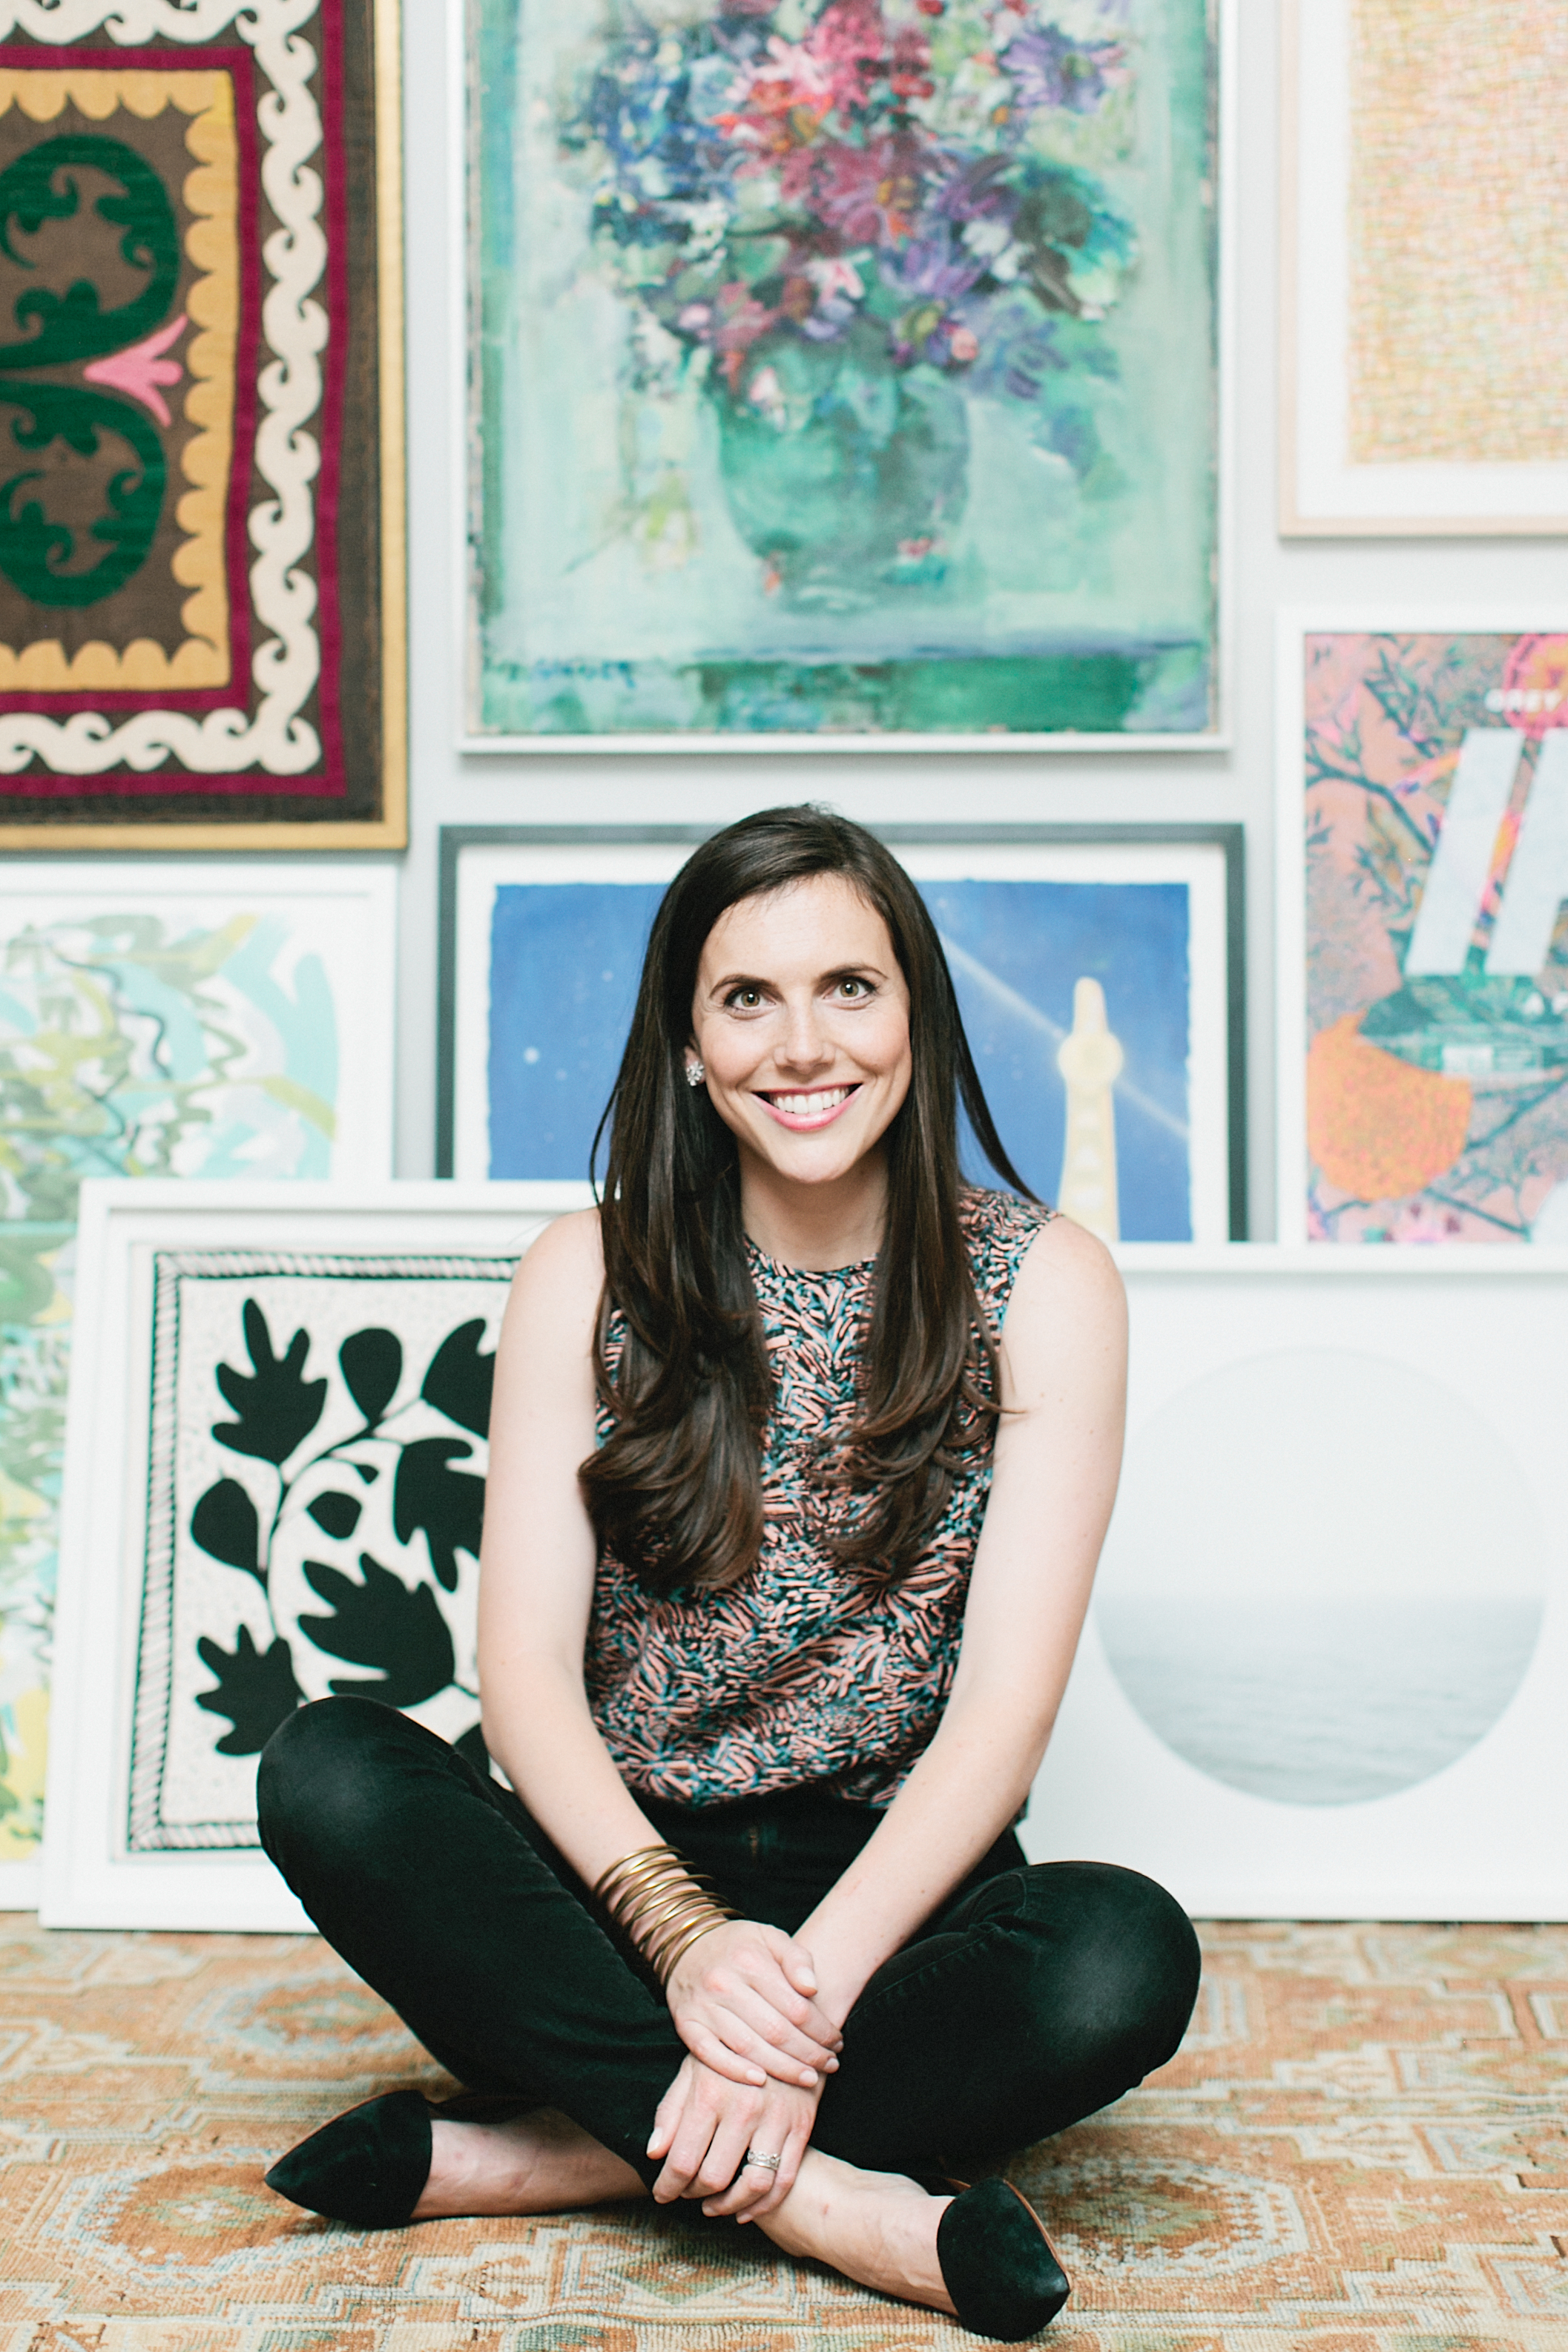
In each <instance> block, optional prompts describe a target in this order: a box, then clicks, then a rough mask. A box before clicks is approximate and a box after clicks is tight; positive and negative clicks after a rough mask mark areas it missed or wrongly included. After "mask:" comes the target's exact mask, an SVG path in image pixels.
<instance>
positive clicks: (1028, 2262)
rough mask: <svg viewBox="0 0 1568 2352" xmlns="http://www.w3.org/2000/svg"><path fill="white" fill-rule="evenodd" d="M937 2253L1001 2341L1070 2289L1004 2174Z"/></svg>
mask: <svg viewBox="0 0 1568 2352" xmlns="http://www.w3.org/2000/svg"><path fill="white" fill-rule="evenodd" d="M308 2144H309V2143H307V2145H308ZM952 2185H953V2186H954V2187H958V2186H959V2185H960V2184H958V2183H956V2182H955V2183H953V2184H952ZM936 2253H937V2260H938V2262H939V2263H941V2264H942V2284H943V2285H944V2286H945V2287H946V2289H947V2291H948V2293H949V2294H950V2295H951V2296H952V2307H953V2309H954V2311H955V2312H956V2313H957V2315H958V2324H959V2326H961V2327H967V2328H968V2329H969V2331H970V2333H971V2334H972V2335H974V2336H994V2337H995V2338H996V2339H997V2340H998V2341H1000V2342H1001V2343H1003V2344H1020V2343H1022V2341H1023V2339H1024V2337H1025V2336H1033V2335H1034V2333H1035V2331H1036V2329H1037V2328H1039V2327H1044V2326H1047V2323H1048V2322H1049V2321H1051V2320H1053V2319H1054V2318H1055V2317H1056V2315H1057V2314H1058V2311H1059V2310H1060V2309H1061V2307H1062V2305H1063V2304H1064V2303H1065V2302H1066V2301H1067V2299H1068V2295H1069V2294H1071V2293H1072V2289H1071V2287H1070V2286H1069V2285H1068V2276H1067V2273H1066V2272H1065V2271H1064V2270H1063V2268H1062V2266H1061V2264H1060V2263H1058V2260H1057V2258H1056V2255H1055V2254H1054V2253H1053V2252H1052V2251H1051V2242H1050V2240H1049V2239H1048V2238H1047V2235H1046V2233H1045V2231H1044V2230H1043V2229H1042V2228H1041V2227H1040V2222H1039V2217H1038V2216H1037V2213H1036V2211H1035V2209H1034V2207H1033V2206H1032V2205H1031V2204H1030V2203H1029V2201H1028V2199H1027V2198H1026V2197H1025V2196H1024V2195H1023V2193H1022V2191H1021V2190H1019V2189H1015V2188H1014V2186H1013V2184H1012V2182H1011V2181H1010V2180H980V2181H977V2182H976V2183H975V2185H974V2187H973V2189H963V2193H962V2195H960V2196H957V2197H955V2198H954V2199H953V2200H952V2204H951V2205H950V2206H949V2207H948V2209H947V2210H946V2212H945V2213H944V2214H943V2215H942V2219H941V2221H939V2222H938V2223H937V2228H936Z"/></svg>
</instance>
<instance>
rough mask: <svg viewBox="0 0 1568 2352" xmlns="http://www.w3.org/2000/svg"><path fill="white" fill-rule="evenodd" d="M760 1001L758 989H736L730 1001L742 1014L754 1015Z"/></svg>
mask: <svg viewBox="0 0 1568 2352" xmlns="http://www.w3.org/2000/svg"><path fill="white" fill-rule="evenodd" d="M762 1001H763V992H762V990H761V989H760V988H738V989H736V991H735V992H734V994H733V995H732V996H731V999H730V1002H731V1004H733V1005H735V1006H736V1007H738V1009H739V1010H740V1011H741V1012H742V1013H754V1012H755V1011H756V1009H757V1007H758V1005H759V1004H760V1003H762Z"/></svg>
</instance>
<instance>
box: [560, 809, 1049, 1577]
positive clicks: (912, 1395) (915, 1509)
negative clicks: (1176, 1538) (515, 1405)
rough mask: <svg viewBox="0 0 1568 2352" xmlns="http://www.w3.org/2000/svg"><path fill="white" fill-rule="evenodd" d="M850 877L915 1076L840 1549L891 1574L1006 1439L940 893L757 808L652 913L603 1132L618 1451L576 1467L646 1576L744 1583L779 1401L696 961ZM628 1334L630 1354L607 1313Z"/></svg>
mask: <svg viewBox="0 0 1568 2352" xmlns="http://www.w3.org/2000/svg"><path fill="white" fill-rule="evenodd" d="M813 874H836V875H839V876H841V877H843V879H844V880H845V881H846V882H847V883H848V884H850V886H851V887H853V888H854V889H855V890H856V891H858V894H859V896H860V897H861V898H863V899H864V900H865V902H866V904H867V905H868V907H871V908H875V910H876V912H877V913H878V914H879V915H880V916H881V918H882V920H883V921H884V922H885V923H886V924H887V927H888V930H889V935H890V937H891V940H892V943H893V952H894V953H895V955H896V956H897V957H898V960H899V966H900V970H901V971H902V972H903V975H904V980H905V982H906V984H907V986H908V989H909V992H910V1050H911V1056H912V1063H913V1069H912V1075H911V1077H910V1089H909V1093H908V1095H907V1096H906V1097H905V1099H904V1101H903V1103H902V1105H901V1107H900V1109H899V1111H898V1114H897V1116H896V1117H895V1118H893V1120H892V1122H891V1124H890V1125H889V1128H888V1129H887V1132H886V1133H885V1135H884V1136H883V1138H882V1150H883V1152H884V1155H885V1159H886V1164H887V1172H888V1201H887V1215H886V1222H885V1224H884V1228H883V1237H882V1245H881V1248H880V1251H879V1255H878V1258H877V1267H876V1275H875V1279H874V1282H873V1286H872V1302H871V1309H870V1315H869V1319H868V1328H867V1330H866V1333H865V1337H864V1340H863V1343H862V1347H861V1350H860V1374H859V1397H858V1412H857V1415H856V1419H855V1423H854V1425H853V1427H852V1428H851V1430H850V1431H849V1433H848V1435H847V1439H846V1440H845V1441H844V1442H843V1444H841V1445H840V1447H839V1448H838V1450H837V1458H836V1459H834V1460H831V1461H828V1462H825V1464H824V1475H825V1477H826V1478H828V1479H831V1480H833V1481H835V1482H837V1483H838V1484H840V1485H842V1486H846V1487H847V1488H849V1489H852V1490H853V1491H854V1494H855V1497H856V1501H855V1504H854V1507H852V1508H851V1509H850V1510H849V1511H848V1512H847V1514H845V1515H844V1516H845V1517H846V1518H847V1532H843V1533H841V1534H839V1535H838V1536H837V1537H836V1538H834V1549H835V1551H836V1553H837V1557H838V1558H839V1559H842V1560H844V1561H845V1562H846V1563H849V1562H859V1563H862V1564H864V1565H865V1566H866V1567H867V1568H868V1569H870V1570H880V1571H882V1572H883V1573H886V1574H889V1575H892V1574H896V1573H897V1572H898V1571H899V1570H900V1569H901V1568H903V1567H905V1566H907V1565H909V1564H910V1562H911V1561H912V1560H913V1559H914V1558H915V1557H916V1556H917V1554H918V1553H919V1551H920V1549H921V1544H922V1541H923V1540H924V1538H927V1537H928V1536H929V1535H930V1533H931V1529H932V1528H934V1527H935V1525H936V1523H937V1521H938V1520H939V1519H940V1517H941V1516H942V1510H943V1508H944V1507H945V1506H946V1503H947V1500H948V1497H949V1496H950V1494H951V1492H952V1482H953V1476H954V1474H955V1472H957V1471H959V1470H960V1469H962V1468H963V1466H964V1465H965V1463H966V1462H968V1461H970V1460H971V1459H972V1458H973V1454H974V1453H975V1452H976V1450H977V1449H980V1448H983V1447H984V1446H985V1445H986V1444H989V1443H990V1439H991V1436H992V1433H993V1431H994V1423H995V1415H996V1412H997V1410H998V1406H997V1402H996V1400H997V1393H998V1391H997V1366H996V1350H995V1345H994V1340H993V1338H992V1335H991V1331H990V1329H989V1327H988V1325H987V1322H986V1319H985V1317H984V1313H983V1312H982V1309H981V1306H980V1301H979V1298H978V1297H977V1296H976V1293H975V1288H974V1282H973V1276H972V1274H971V1272H970V1265H969V1255H968V1252H967V1250H966V1249H965V1247H964V1242H963V1232H962V1230H961V1228H960V1224H959V1216H958V1202H959V1193H960V1191H961V1188H962V1183H963V1179H962V1176H961V1174H960V1171H959V1161H958V1099H959V1097H962V1098H963V1107H964V1108H965V1110H966V1111H967V1112H968V1114H969V1122H970V1125H971V1127H972V1128H973V1131H974V1134H975V1137H976V1139H977V1140H978V1142H979V1144H980V1147H981V1149H982V1150H983V1151H984V1153H985V1156H986V1158H987V1159H988V1160H990V1162H991V1165H992V1166H993V1168H994V1169H995V1171H996V1172H997V1173H998V1174H999V1175H1000V1176H1002V1177H1004V1178H1005V1181H1007V1182H1008V1183H1009V1184H1011V1185H1013V1186H1014V1187H1015V1188H1016V1190H1017V1191H1018V1192H1022V1193H1024V1194H1025V1195H1026V1197H1027V1198H1028V1199H1030V1200H1033V1199H1034V1198H1035V1195H1034V1194H1033V1193H1032V1192H1029V1188H1028V1186H1027V1185H1026V1183H1025V1182H1024V1181H1023V1179H1022V1178H1021V1177H1020V1176H1019V1175H1018V1173H1017V1171H1016V1169H1015V1168H1014V1166H1013V1164H1012V1162H1011V1160H1009V1159H1008V1157H1007V1155H1006V1153H1005V1151H1004V1150H1003V1148H1002V1145H1001V1142H1000V1140H999V1139H998V1137H997V1134H996V1129H995V1127H994V1124H993V1121H992V1118H991V1113H990V1111H989V1109H988V1108H987V1107H986V1102H985V1097H984V1093H983V1092H982V1090H981V1086H980V1080H979V1077H978V1076H977V1074H976V1072H975V1067H974V1061H973V1055H971V1053H970V1050H969V1044H968V1040H967V1039H966V1038H965V1036H964V1034H963V1021H962V1020H961V1018H960V1016H959V1010H958V1000H957V998H956V996H955V995H954V993H953V987H952V976H951V974H950V973H949V971H948V968H947V959H946V958H945V956H944V955H943V954H942V942H941V941H940V940H939V939H938V937H937V933H936V927H935V925H934V924H933V923H932V921H931V916H930V914H929V913H928V911H927V909H926V906H925V902H924V900H923V899H922V898H921V895H920V892H919V891H918V890H917V889H916V888H915V887H914V884H913V883H912V882H911V881H910V877H909V876H908V874H906V872H905V871H904V868H903V867H902V866H900V864H899V861H898V859H897V858H896V857H895V856H893V855H892V853H891V851H890V850H889V849H887V848H886V847H885V846H884V845H883V844H882V843H881V842H879V840H878V839H877V837H876V835H874V834H871V833H868V832H867V831H866V829H865V827H864V826H863V825H858V824H851V823H850V822H849V821H848V820H847V818H845V817H840V816H834V815H832V814H829V813H828V812H827V811H826V810H824V809H819V808H814V807H811V806H801V807H795V808H775V809H764V810H763V811H761V812H760V813H759V814H757V815H755V816H749V817H745V818H742V821H741V823H740V824H732V825H730V826H729V827H728V828H727V829H726V830H725V831H724V832H722V833H718V834H715V835H713V836H712V838H711V839H710V840H709V841H706V842H704V843H703V845H702V846H701V848H700V849H699V850H697V851H696V852H695V853H694V855H693V856H691V857H689V859H688V860H687V862H686V864H685V865H684V866H682V867H681V869H680V872H679V874H678V875H677V876H676V877H675V879H674V881H673V882H672V883H671V884H670V886H669V888H668V891H667V892H666V893H665V897H664V899H663V902H662V904H661V905H660V907H659V910H658V915H657V916H656V917H655V919H654V925H653V929H652V932H651V934H650V936H649V939H648V943H647V957H646V959H645V960H644V963H643V971H642V982H641V985H640V986H639V988H638V991H637V1009H636V1011H635V1012H634V1013H633V1015H632V1025H631V1034H630V1035H629V1037H628V1038H627V1040H626V1053H625V1055H624V1056H623V1058H622V1061H621V1066H620V1072H619V1075H618V1076H617V1077H616V1085H615V1091H614V1093H613V1094H612V1095H611V1097H610V1100H609V1104H608V1107H607V1108H606V1109H605V1118H604V1120H602V1121H601V1123H600V1129H599V1134H598V1135H597V1136H595V1140H594V1158H595V1161H596V1160H597V1156H598V1150H599V1141H600V1138H601V1137H602V1136H603V1135H604V1132H605V1125H606V1124H607V1125H608V1127H609V1136H610V1140H609V1152H608V1165H607V1169H606V1174H605V1192H604V1197H603V1201H602V1203H601V1206H600V1212H599V1215H600V1222H601V1225H602V1229H603V1234H604V1249H605V1288H604V1294H603V1297H602V1298H601V1301H600V1307H599V1323H598V1332H597V1341H596V1356H597V1381H598V1391H599V1396H600V1400H601V1402H602V1403H603V1404H604V1405H605V1406H607V1407H608V1409H609V1412H610V1414H611V1416H612V1417H613V1427H612V1429H611V1432H610V1434H609V1436H608V1437H607V1438H606V1440H605V1444H603V1445H601V1446H600V1447H599V1448H598V1450H597V1451H596V1452H595V1454H592V1455H591V1456H590V1457H589V1459H588V1460H587V1461H586V1462H584V1464H583V1465H582V1466H581V1468H580V1470H579V1472H578V1475H579V1477H580V1479H581V1481H582V1486H583V1491H584V1496H585V1497H586V1500H587V1505H588V1509H589V1512H590V1515H591V1516H592V1518H593V1521H594V1526H595V1531H596V1533H597V1535H598V1538H599V1540H600V1542H601V1544H602V1545H603V1546H604V1547H605V1549H607V1550H608V1551H610V1552H611V1554H612V1555H613V1556H614V1557H615V1558H616V1559H621V1560H624V1561H625V1562H626V1565H627V1566H628V1567H630V1568H633V1569H635V1570H637V1572H638V1573H639V1574H640V1575H641V1576H642V1578H643V1579H644V1580H645V1581H647V1583H649V1584H650V1585H652V1586H654V1587H656V1588H658V1589H661V1590H669V1589H671V1588H673V1587H675V1586H677V1585H680V1584H696V1585H700V1586H709V1587H716V1586H721V1585H726V1584H732V1583H733V1582H734V1581H735V1580H736V1579H737V1578H738V1577H740V1576H742V1575H744V1573H745V1571H746V1570H747V1569H749V1568H750V1567H751V1566H752V1564H753V1562H754V1561H755V1559H756V1558H757V1553H758V1549H759V1548H760V1545H761V1541H762V1532H763V1488H762V1470H761V1448H762V1436H763V1428H764V1425H765V1423H766V1421H767V1416H768V1411H769V1407H770V1404H771V1402H772V1382H771V1380H770V1376H769V1372H768V1365H767V1356H766V1350H765V1349H764V1347H763V1332H762V1321H761V1317H760V1316H759V1313H758V1309H757V1300H756V1294H755V1292H754V1290H753V1289H752V1279H751V1275H750V1273H749V1271H748V1269H747V1265H746V1251H745V1234H744V1230H743V1228H742V1223H741V1184H740V1168H739V1155H738V1152H737V1149H736V1144H735V1139H734V1137H733V1135H732V1134H731V1131H730V1129H728V1128H727V1127H726V1126H725V1124H724V1122H723V1120H722V1119H721V1118H720V1117H719V1114H718V1112H717V1111H716V1110H715V1109H714V1108H713V1107H712V1105H711V1103H710V1101H709V1099H708V1096H707V1093H706V1091H705V1090H703V1089H700V1088H698V1089H695V1090H694V1089H693V1088H692V1087H689V1085H688V1084H687V1082H686V1074H685V1047H686V1045H687V1044H688V1042H689V1038H690V1035H691V1013H692V999H693V996H694V993H695V991H696V985H697V968H698V963H699V961H700V957H701V953H702V949H703V946H704V944H705V942H706V940H707V939H708V936H709V934H710V931H711V930H712V929H713V926H714V924H715V923H717V922H718V920H719V919H720V917H721V915H722V914H723V913H724V912H725V910H726V908H730V907H732V906H734V905H735V904H736V902H737V900H739V899H742V898H756V897H761V896H765V895H766V894H767V893H769V892H771V891H775V890H782V889H785V888H787V887H789V886H790V885H791V884H792V883H795V882H801V881H804V880H805V877H807V876H808V875H813ZM616 1309H619V1312H620V1316H621V1318H623V1320H624V1329H625V1338H624V1342H623V1343H622V1344H621V1345H620V1346H619V1350H618V1360H616V1349H614V1348H613V1346H612V1333H611V1321H612V1318H613V1316H614V1315H615V1313H616Z"/></svg>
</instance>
